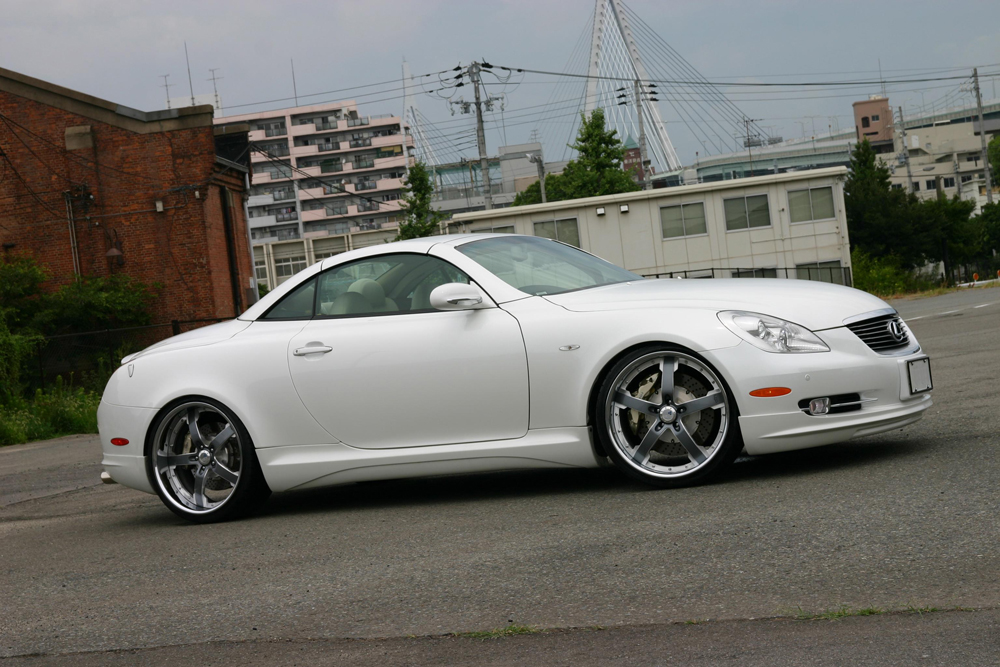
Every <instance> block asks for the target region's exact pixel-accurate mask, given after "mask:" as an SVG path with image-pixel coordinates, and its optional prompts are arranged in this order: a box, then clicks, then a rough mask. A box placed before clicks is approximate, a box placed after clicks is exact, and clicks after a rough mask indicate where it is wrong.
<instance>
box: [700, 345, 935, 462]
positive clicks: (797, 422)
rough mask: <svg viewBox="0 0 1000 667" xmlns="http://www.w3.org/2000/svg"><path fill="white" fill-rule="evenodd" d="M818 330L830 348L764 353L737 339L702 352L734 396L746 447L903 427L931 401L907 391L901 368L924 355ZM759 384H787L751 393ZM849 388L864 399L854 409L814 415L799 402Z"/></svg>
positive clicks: (778, 448) (778, 447)
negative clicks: (772, 392) (779, 390)
mask: <svg viewBox="0 0 1000 667" xmlns="http://www.w3.org/2000/svg"><path fill="white" fill-rule="evenodd" d="M819 335H820V336H821V337H822V338H823V340H824V341H825V342H826V343H827V345H829V346H830V350H831V351H830V352H823V353H818V354H771V353H768V352H764V351H762V350H758V349H757V348H754V347H753V346H751V345H749V344H747V343H741V344H740V345H738V346H736V347H734V348H728V349H724V350H715V351H713V352H711V353H707V354H706V357H708V358H709V361H711V362H712V363H713V364H714V365H715V366H716V368H717V369H718V370H719V371H721V372H722V373H723V375H724V376H725V377H726V381H727V382H728V383H729V386H730V388H731V389H732V390H733V393H734V394H735V396H736V402H737V405H738V406H739V411H740V420H739V421H740V429H741V430H742V434H743V441H744V445H745V446H746V450H747V453H749V454H769V453H773V452H783V451H788V450H793V449H804V448H808V447H819V446H821V445H829V444H833V443H836V442H843V441H844V440H849V439H851V438H854V437H857V436H864V435H872V434H874V433H881V432H883V431H890V430H893V429H897V428H902V427H904V426H907V425H909V424H912V423H914V422H916V421H918V420H919V419H920V418H921V417H922V416H923V413H924V411H926V410H927V408H929V407H930V406H931V405H932V401H931V396H930V392H924V393H920V394H913V395H911V394H910V387H909V378H908V375H907V362H909V361H912V360H914V359H920V358H923V357H926V356H927V355H926V354H923V353H922V352H919V351H918V352H915V353H913V354H910V355H907V356H901V357H893V356H885V355H879V354H876V353H874V352H873V351H872V350H870V349H869V348H868V346H867V345H865V344H864V343H863V342H862V341H861V340H860V339H858V338H857V337H856V336H855V335H854V334H853V333H851V332H850V331H849V330H848V329H846V328H839V329H830V330H826V331H821V332H819ZM763 387H788V388H790V389H791V390H792V391H791V393H790V394H787V395H785V396H779V397H774V398H755V397H753V396H750V392H751V391H753V390H755V389H760V388H763ZM850 393H857V394H859V395H860V396H861V398H862V399H863V400H864V401H865V402H864V403H863V404H862V406H861V409H860V410H856V411H853V412H846V413H841V414H833V415H818V416H813V415H809V414H806V413H804V412H803V411H802V410H801V409H800V408H799V405H798V404H799V401H801V400H803V399H810V398H819V397H823V396H835V395H839V394H850Z"/></svg>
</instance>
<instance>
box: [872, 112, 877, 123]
mask: <svg viewBox="0 0 1000 667" xmlns="http://www.w3.org/2000/svg"><path fill="white" fill-rule="evenodd" d="M877 120H878V114H877V113H874V114H872V122H873V123H874V122H875V121H877Z"/></svg>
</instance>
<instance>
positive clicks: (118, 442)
mask: <svg viewBox="0 0 1000 667" xmlns="http://www.w3.org/2000/svg"><path fill="white" fill-rule="evenodd" d="M111 444H112V445H114V446H115V447H124V446H125V445H127V444H128V439H127V438H111Z"/></svg>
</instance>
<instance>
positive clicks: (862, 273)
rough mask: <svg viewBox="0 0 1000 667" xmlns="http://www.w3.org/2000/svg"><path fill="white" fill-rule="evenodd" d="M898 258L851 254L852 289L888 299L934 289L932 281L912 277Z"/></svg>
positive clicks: (862, 253) (861, 253)
mask: <svg viewBox="0 0 1000 667" xmlns="http://www.w3.org/2000/svg"><path fill="white" fill-rule="evenodd" d="M901 264H902V263H901V262H900V260H899V258H898V257H894V256H892V255H889V256H887V257H872V256H871V255H869V254H868V253H866V252H865V251H863V250H857V249H855V250H854V251H852V252H851V275H852V276H853V278H854V287H856V288H858V289H860V290H864V291H865V292H868V293H869V294H874V295H875V296H881V297H889V296H894V295H897V294H905V293H907V292H917V291H920V290H925V289H930V288H932V287H935V286H936V285H935V284H934V282H933V281H931V280H927V279H922V278H917V277H914V275H913V272H911V271H907V270H906V269H904V268H903V267H902V266H901Z"/></svg>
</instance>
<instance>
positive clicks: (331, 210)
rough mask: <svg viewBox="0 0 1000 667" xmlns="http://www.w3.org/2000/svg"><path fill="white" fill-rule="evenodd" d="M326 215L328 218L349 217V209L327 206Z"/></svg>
mask: <svg viewBox="0 0 1000 667" xmlns="http://www.w3.org/2000/svg"><path fill="white" fill-rule="evenodd" d="M326 214H327V215H328V216H330V215H347V207H346V206H327V207H326Z"/></svg>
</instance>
